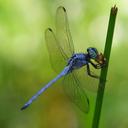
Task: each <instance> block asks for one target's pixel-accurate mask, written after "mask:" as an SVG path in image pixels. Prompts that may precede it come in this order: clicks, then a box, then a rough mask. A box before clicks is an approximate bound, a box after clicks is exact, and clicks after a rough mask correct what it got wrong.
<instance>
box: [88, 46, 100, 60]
mask: <svg viewBox="0 0 128 128" xmlns="http://www.w3.org/2000/svg"><path fill="white" fill-rule="evenodd" d="M87 52H88V55H89V57H90V58H91V59H94V60H95V59H96V58H97V56H98V51H97V49H96V48H93V47H89V48H87Z"/></svg>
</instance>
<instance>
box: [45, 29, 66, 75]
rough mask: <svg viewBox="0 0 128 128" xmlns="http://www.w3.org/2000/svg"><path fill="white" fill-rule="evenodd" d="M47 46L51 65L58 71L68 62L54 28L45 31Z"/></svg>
mask: <svg viewBox="0 0 128 128" xmlns="http://www.w3.org/2000/svg"><path fill="white" fill-rule="evenodd" d="M45 40H46V46H47V49H48V52H49V57H50V61H51V66H52V68H53V70H54V71H55V72H56V73H60V71H61V70H62V69H63V68H64V66H65V65H66V64H67V63H66V60H65V59H66V56H65V55H64V53H63V51H62V50H61V47H60V46H59V43H58V40H57V39H56V36H55V34H54V32H53V31H52V29H50V28H48V29H46V31H45Z"/></svg>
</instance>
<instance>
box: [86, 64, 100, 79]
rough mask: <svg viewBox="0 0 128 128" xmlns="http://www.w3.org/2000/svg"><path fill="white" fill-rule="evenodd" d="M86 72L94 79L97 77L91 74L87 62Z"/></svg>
mask: <svg viewBox="0 0 128 128" xmlns="http://www.w3.org/2000/svg"><path fill="white" fill-rule="evenodd" d="M87 73H88V75H89V76H91V77H93V78H96V79H99V76H97V75H93V74H91V71H90V67H89V64H87Z"/></svg>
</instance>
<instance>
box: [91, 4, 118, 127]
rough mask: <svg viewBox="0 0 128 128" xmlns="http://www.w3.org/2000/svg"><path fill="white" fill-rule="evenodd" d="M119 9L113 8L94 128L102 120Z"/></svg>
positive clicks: (93, 123)
mask: <svg viewBox="0 0 128 128" xmlns="http://www.w3.org/2000/svg"><path fill="white" fill-rule="evenodd" d="M117 11H118V8H117V7H116V6H114V7H112V8H111V12H110V18H109V25H108V31H107V37H106V43H105V49H104V56H105V58H106V60H107V64H106V66H105V67H104V68H103V69H102V70H101V74H100V80H99V86H98V92H97V98H96V105H95V111H94V117H93V122H92V128H98V126H99V120H100V115H101V108H102V102H103V96H104V89H105V84H106V77H107V72H108V64H109V58H110V53H111V46H112V39H113V33H114V27H115V21H116V15H117Z"/></svg>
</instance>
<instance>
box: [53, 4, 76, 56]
mask: <svg viewBox="0 0 128 128" xmlns="http://www.w3.org/2000/svg"><path fill="white" fill-rule="evenodd" d="M56 36H57V39H58V43H59V46H60V47H61V48H62V49H63V51H64V53H65V54H66V55H67V56H68V58H70V57H71V56H72V55H73V54H74V45H73V41H72V37H71V33H70V30H69V24H68V18H67V13H66V9H65V8H64V7H62V6H60V7H58V9H57V12H56Z"/></svg>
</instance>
